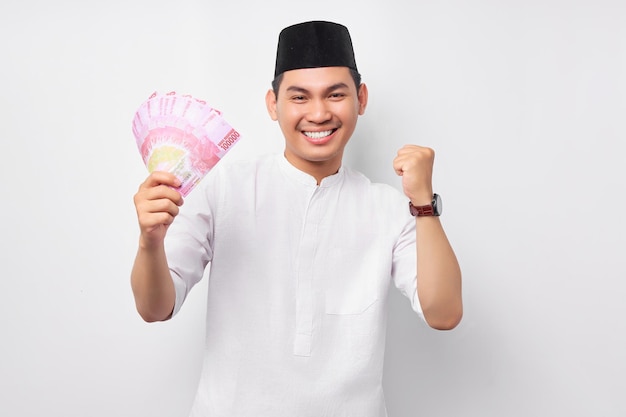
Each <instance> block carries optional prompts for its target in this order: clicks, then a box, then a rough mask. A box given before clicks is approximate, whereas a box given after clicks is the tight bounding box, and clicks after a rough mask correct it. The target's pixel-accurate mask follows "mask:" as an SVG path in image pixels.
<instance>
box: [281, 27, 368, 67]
mask: <svg viewBox="0 0 626 417" xmlns="http://www.w3.org/2000/svg"><path fill="white" fill-rule="evenodd" d="M319 67H348V68H351V69H353V70H355V71H357V72H358V70H357V68H356V61H355V59H354V50H353V49H352V39H351V38H350V33H349V32H348V28H346V27H345V26H343V25H340V24H338V23H332V22H322V21H314V22H305V23H298V24H296V25H293V26H289V27H286V28H285V29H283V30H282V31H281V32H280V35H279V36H278V50H277V52H276V68H275V70H274V77H276V76H278V75H280V74H282V73H283V72H285V71H289V70H294V69H300V68H319Z"/></svg>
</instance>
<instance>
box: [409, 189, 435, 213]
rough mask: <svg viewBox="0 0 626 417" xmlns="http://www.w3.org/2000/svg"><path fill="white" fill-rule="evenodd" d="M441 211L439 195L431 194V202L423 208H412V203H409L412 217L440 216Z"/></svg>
mask: <svg viewBox="0 0 626 417" xmlns="http://www.w3.org/2000/svg"><path fill="white" fill-rule="evenodd" d="M442 209H443V207H442V205H441V197H440V196H439V194H433V201H431V203H430V204H427V205H425V206H414V205H413V203H411V202H410V201H409V211H410V212H411V215H412V216H417V217H422V216H441V212H442Z"/></svg>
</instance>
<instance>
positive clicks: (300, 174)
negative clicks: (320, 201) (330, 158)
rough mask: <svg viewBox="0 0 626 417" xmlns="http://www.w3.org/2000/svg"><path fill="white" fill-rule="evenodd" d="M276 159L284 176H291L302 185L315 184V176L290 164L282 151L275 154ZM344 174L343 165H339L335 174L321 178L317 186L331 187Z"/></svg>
mask: <svg viewBox="0 0 626 417" xmlns="http://www.w3.org/2000/svg"><path fill="white" fill-rule="evenodd" d="M277 159H278V165H279V166H280V168H281V171H282V172H283V174H284V175H285V176H286V177H288V178H291V179H292V180H295V181H297V182H299V183H301V184H303V185H307V186H310V187H316V186H317V180H316V179H315V177H313V176H312V175H309V174H307V173H306V172H304V171H300V170H299V169H298V168H296V167H294V166H293V165H291V163H290V162H289V161H288V160H287V158H286V157H285V154H284V153H282V154H280V155H277ZM344 175H345V170H344V167H343V165H341V166H340V167H339V171H337V173H336V174H333V175H329V176H328V177H325V178H323V179H322V182H321V183H320V185H319V186H320V187H321V188H326V187H333V186H335V185H337V184H339V183H340V182H341V180H342V179H343V177H344Z"/></svg>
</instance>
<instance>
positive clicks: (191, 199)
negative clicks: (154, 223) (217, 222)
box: [165, 176, 216, 315]
mask: <svg viewBox="0 0 626 417" xmlns="http://www.w3.org/2000/svg"><path fill="white" fill-rule="evenodd" d="M214 190H215V181H212V180H211V179H210V178H209V177H208V176H207V178H205V179H204V180H203V181H202V182H201V183H200V184H199V185H198V186H197V187H196V189H194V190H193V191H192V192H191V193H190V194H189V195H188V196H187V198H186V199H185V203H184V204H183V206H182V207H181V209H180V212H179V214H178V216H176V218H175V220H174V222H173V223H172V224H171V225H170V227H169V230H168V232H167V236H166V238H165V254H166V257H167V263H168V266H169V269H170V275H171V277H172V281H173V283H174V289H175V290H176V301H175V304H174V311H173V313H172V315H176V314H177V313H178V311H180V308H181V306H182V305H183V303H184V301H185V299H186V298H187V295H188V294H189V292H190V291H191V289H192V288H193V286H194V285H196V284H197V283H198V282H200V280H201V279H202V277H203V275H204V271H205V269H206V267H207V265H208V264H209V262H211V259H212V258H213V243H212V242H213V224H214V222H213V219H214V210H215V208H214V206H213V204H212V203H213V202H214V201H215V198H214V197H213V196H214V195H216V193H214V192H213V191H214Z"/></svg>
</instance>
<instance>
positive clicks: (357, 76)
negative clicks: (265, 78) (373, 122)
mask: <svg viewBox="0 0 626 417" xmlns="http://www.w3.org/2000/svg"><path fill="white" fill-rule="evenodd" d="M348 69H349V70H350V75H351V76H352V79H353V80H354V85H355V86H356V91H357V92H358V91H359V87H361V74H359V72H358V71H355V70H353V69H352V68H348ZM283 74H284V72H281V73H280V74H278V75H277V76H276V78H274V79H273V80H272V90H274V95H275V96H276V97H278V90H279V89H280V83H281V82H282V81H283Z"/></svg>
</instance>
